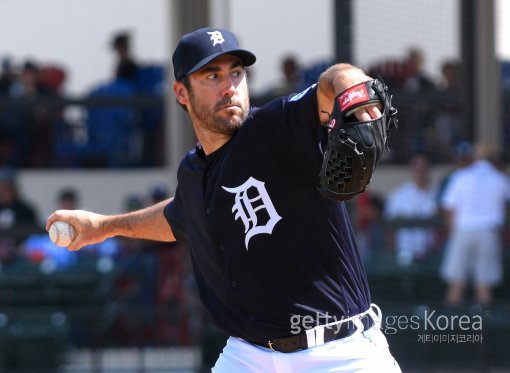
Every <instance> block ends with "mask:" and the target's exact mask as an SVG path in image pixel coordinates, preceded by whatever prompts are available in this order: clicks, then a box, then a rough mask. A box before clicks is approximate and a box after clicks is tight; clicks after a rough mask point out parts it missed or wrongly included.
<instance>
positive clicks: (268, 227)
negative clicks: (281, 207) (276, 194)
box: [222, 177, 282, 250]
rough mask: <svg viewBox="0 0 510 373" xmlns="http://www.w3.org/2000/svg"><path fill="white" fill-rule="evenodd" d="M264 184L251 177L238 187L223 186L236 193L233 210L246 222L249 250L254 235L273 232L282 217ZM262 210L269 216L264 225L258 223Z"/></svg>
mask: <svg viewBox="0 0 510 373" xmlns="http://www.w3.org/2000/svg"><path fill="white" fill-rule="evenodd" d="M264 184H265V183H263V182H262V181H259V180H257V179H255V178H253V177H250V178H249V179H248V180H246V181H245V182H244V183H243V184H242V185H239V186H238V187H236V188H227V187H224V186H222V188H223V189H225V190H226V191H227V192H229V193H232V194H235V200H234V201H235V202H234V206H233V207H232V212H233V213H234V214H235V215H234V218H235V220H237V219H241V221H242V222H243V224H244V233H246V236H245V239H244V244H245V246H246V250H248V243H249V242H250V239H251V238H252V237H253V236H255V235H257V234H260V233H267V234H271V233H272V232H273V228H274V226H275V225H276V223H278V222H279V221H280V220H281V219H282V217H281V216H280V215H278V213H277V212H276V210H275V208H274V205H273V202H271V198H269V195H268V194H267V190H266V187H265V186H264ZM251 188H253V189H254V190H253V192H252V191H251V190H250V189H251ZM248 190H250V195H251V196H252V197H251V198H250V196H249V195H248ZM261 210H265V211H266V213H267V215H268V216H269V219H268V220H267V222H266V223H265V224H264V225H259V224H258V223H259V216H257V212H258V211H261ZM264 215H265V214H264Z"/></svg>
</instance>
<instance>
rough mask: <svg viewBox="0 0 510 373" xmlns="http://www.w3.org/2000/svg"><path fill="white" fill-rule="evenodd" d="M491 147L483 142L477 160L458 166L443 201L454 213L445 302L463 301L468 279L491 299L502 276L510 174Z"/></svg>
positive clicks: (481, 300)
mask: <svg viewBox="0 0 510 373" xmlns="http://www.w3.org/2000/svg"><path fill="white" fill-rule="evenodd" d="M492 157H494V152H493V151H492V150H491V148H490V147H489V146H487V145H484V144H478V145H477V146H476V149H475V158H476V161H475V162H474V163H473V164H472V165H470V166H468V167H466V168H464V169H462V170H460V171H458V172H457V173H456V174H455V177H454V178H453V179H452V181H451V182H450V183H449V184H448V186H447V188H446V191H445V193H444V196H443V198H442V206H443V207H444V209H445V210H447V211H448V214H449V219H448V223H449V227H450V241H449V244H448V245H447V247H446V252H445V256H444V260H443V263H442V266H441V277H442V278H443V279H444V280H445V281H446V282H447V283H448V290H447V293H446V302H447V304H449V305H452V306H455V305H459V304H460V303H461V302H462V301H463V297H464V290H465V284H466V283H467V281H468V280H469V279H470V278H471V277H472V278H473V279H474V288H475V299H476V302H477V303H478V304H480V305H482V306H486V305H488V304H490V303H491V302H492V288H493V287H494V286H496V285H497V284H498V283H499V282H500V281H501V280H502V276H503V265H502V252H501V245H502V243H501V234H502V232H501V228H502V227H503V224H504V222H505V211H506V206H507V203H508V202H509V201H510V179H509V178H508V177H507V176H506V175H505V174H503V173H502V172H501V171H499V170H498V169H497V168H496V167H495V166H494V165H493V164H492V163H491V162H490V161H489V160H490V159H491V158H492Z"/></svg>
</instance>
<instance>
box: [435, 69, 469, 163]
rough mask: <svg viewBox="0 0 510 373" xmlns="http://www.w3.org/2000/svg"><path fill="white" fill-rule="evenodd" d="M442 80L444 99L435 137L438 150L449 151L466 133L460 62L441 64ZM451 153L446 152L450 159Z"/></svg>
mask: <svg viewBox="0 0 510 373" xmlns="http://www.w3.org/2000/svg"><path fill="white" fill-rule="evenodd" d="M441 73H442V80H441V81H440V82H439V83H438V89H439V92H441V94H442V95H443V96H442V99H441V101H440V102H439V112H438V113H437V115H436V118H435V124H434V126H435V132H436V134H435V137H436V139H437V143H438V148H440V149H438V150H440V151H442V152H443V153H447V152H448V150H450V149H451V148H452V147H453V145H454V144H455V143H456V142H458V141H459V140H460V139H461V138H462V137H464V136H465V135H466V134H465V133H462V127H463V126H462V123H461V120H462V110H461V106H460V100H461V94H462V92H461V86H460V64H459V63H457V62H455V61H446V62H444V63H443V64H442V66H441ZM448 155H449V154H445V157H446V159H448Z"/></svg>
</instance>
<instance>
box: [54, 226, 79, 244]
mask: <svg viewBox="0 0 510 373" xmlns="http://www.w3.org/2000/svg"><path fill="white" fill-rule="evenodd" d="M49 234H50V239H51V240H52V241H53V243H54V244H55V245H58V246H62V247H67V246H69V244H70V243H71V242H73V240H74V239H75V237H76V231H75V230H74V227H73V226H72V225H71V224H69V223H66V222H65V221H55V222H53V224H51V226H50V232H49Z"/></svg>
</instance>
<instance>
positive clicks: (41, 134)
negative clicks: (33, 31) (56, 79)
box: [0, 60, 63, 167]
mask: <svg viewBox="0 0 510 373" xmlns="http://www.w3.org/2000/svg"><path fill="white" fill-rule="evenodd" d="M42 71H43V69H41V68H40V66H39V65H38V64H37V63H35V62H34V61H32V60H27V61H25V63H24V64H23V66H22V68H21V71H20V72H19V75H18V76H17V79H15V80H14V81H13V82H12V84H11V86H10V88H9V97H10V98H12V99H15V100H22V101H24V103H25V105H24V106H21V107H8V108H6V109H5V110H3V111H2V113H1V116H0V132H1V134H2V137H3V140H4V141H6V142H7V143H8V149H7V150H5V153H4V154H2V153H3V152H0V156H1V157H2V158H3V159H2V160H1V161H3V162H5V163H6V164H9V165H12V166H15V167H49V166H51V165H52V164H53V137H54V136H53V124H54V122H55V121H56V120H57V119H58V118H59V116H60V109H50V108H49V107H47V106H45V105H44V104H42V103H41V101H39V99H40V98H46V97H51V96H55V95H56V94H58V89H57V87H50V86H48V85H47V84H45V81H43V80H42V79H41V76H42V73H41V72H42ZM44 71H46V70H44ZM62 74H63V72H62ZM62 82H63V80H62V81H60V83H62ZM46 83H47V82H46Z"/></svg>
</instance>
